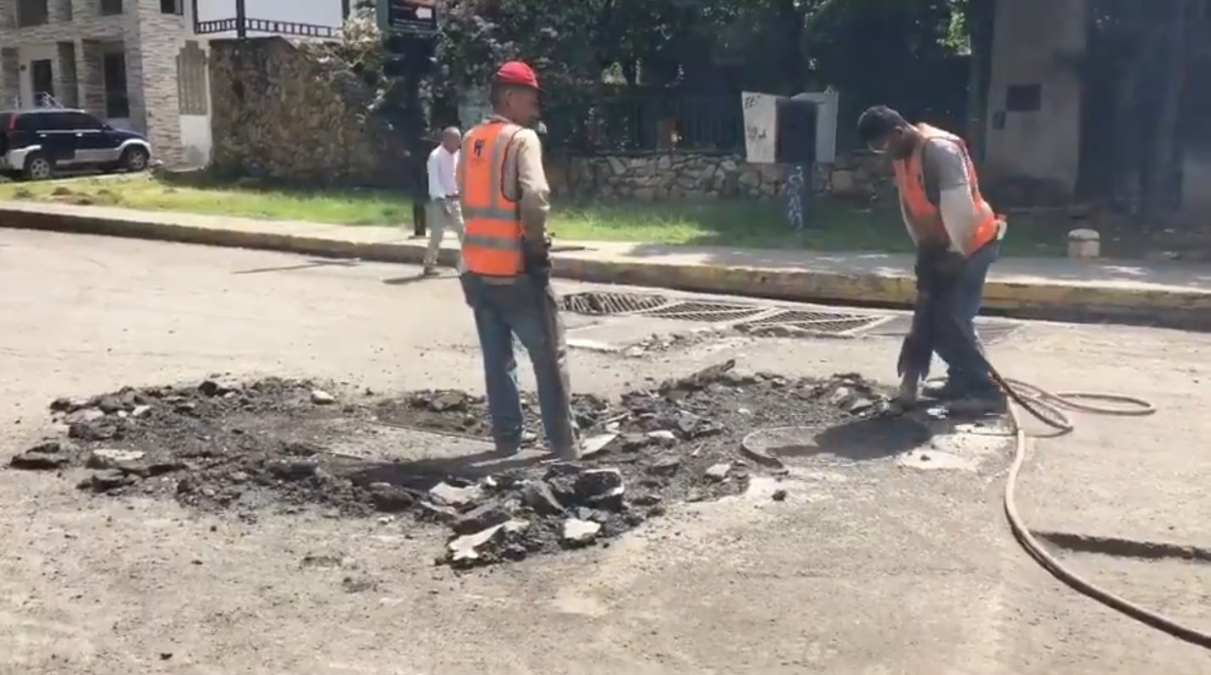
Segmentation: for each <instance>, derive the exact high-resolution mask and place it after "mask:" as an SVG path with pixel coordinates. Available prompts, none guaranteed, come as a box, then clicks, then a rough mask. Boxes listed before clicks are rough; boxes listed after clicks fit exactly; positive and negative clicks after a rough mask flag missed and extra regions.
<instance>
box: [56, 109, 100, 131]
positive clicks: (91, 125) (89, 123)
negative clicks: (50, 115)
mask: <svg viewBox="0 0 1211 675" xmlns="http://www.w3.org/2000/svg"><path fill="white" fill-rule="evenodd" d="M56 116H57V117H56V119H55V122H56V124H59V125H61V127H62V128H64V129H74V130H86V131H100V130H101V121H100V120H98V119H97V118H95V117H93V116H92V115H88V114H86V113H82V112H64V113H56Z"/></svg>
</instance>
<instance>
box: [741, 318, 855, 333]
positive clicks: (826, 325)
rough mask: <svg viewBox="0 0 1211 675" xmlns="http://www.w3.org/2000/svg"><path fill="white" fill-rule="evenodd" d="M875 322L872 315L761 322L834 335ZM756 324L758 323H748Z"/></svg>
mask: <svg viewBox="0 0 1211 675" xmlns="http://www.w3.org/2000/svg"><path fill="white" fill-rule="evenodd" d="M873 322H874V320H873V319H871V318H870V317H865V316H855V317H844V316H843V317H838V318H836V319H829V320H826V321H795V322H779V323H773V324H760V325H761V326H762V327H768V326H790V327H792V328H800V329H802V330H809V331H815V332H817V333H829V334H832V335H841V334H842V333H848V332H850V331H855V330H861V329H863V328H866V327H867V326H869V325H870V324H872V323H873ZM748 325H750V326H756V325H757V324H748Z"/></svg>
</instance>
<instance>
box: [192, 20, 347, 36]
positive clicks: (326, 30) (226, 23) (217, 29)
mask: <svg viewBox="0 0 1211 675" xmlns="http://www.w3.org/2000/svg"><path fill="white" fill-rule="evenodd" d="M240 24H241V20H240V19H239V18H233V19H213V20H210V21H199V22H198V23H197V26H196V27H195V28H194V32H195V33H197V34H198V35H215V34H217V33H237V34H239V33H249V32H252V33H270V34H273V35H291V36H295V37H313V38H322V39H326V40H329V39H332V38H335V37H336V36H337V34H338V33H339V32H340V28H337V27H336V26H321V25H319V24H314V23H299V22H297V21H275V20H270V19H243V31H241V30H240V28H241V25H240Z"/></svg>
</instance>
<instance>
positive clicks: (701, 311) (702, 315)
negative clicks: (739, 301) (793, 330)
mask: <svg viewBox="0 0 1211 675" xmlns="http://www.w3.org/2000/svg"><path fill="white" fill-rule="evenodd" d="M764 311H765V309H763V308H761V307H748V306H745V305H728V304H724V303H714V302H678V303H675V304H672V305H669V306H667V307H660V308H657V309H652V310H647V311H645V312H643V315H644V316H654V317H658V318H661V319H677V320H680V321H702V322H705V323H722V322H728V321H740V320H741V319H747V318H749V317H752V316H756V315H758V314H760V313H762V312H764Z"/></svg>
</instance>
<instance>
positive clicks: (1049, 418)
mask: <svg viewBox="0 0 1211 675" xmlns="http://www.w3.org/2000/svg"><path fill="white" fill-rule="evenodd" d="M981 353H983V350H982V349H981ZM984 360H985V362H988V370H989V372H990V373H992V377H993V379H995V380H996V381H997V383H998V384H1000V385H1001V387H1002V388H1003V389H1004V390H1005V392H1006V394H1007V395H1008V396H1009V397H1010V398H1011V399H1012V400H1013V402H1014V403H1016V404H1017V405H1018V406H1020V407H1021V408H1022V409H1023V410H1025V411H1026V412H1028V413H1030V415H1031V416H1032V417H1034V418H1036V419H1038V420H1039V421H1040V422H1042V423H1043V424H1046V425H1047V426H1049V427H1051V428H1052V429H1055V430H1056V431H1057V432H1059V433H1057V434H1056V435H1057V436H1062V435H1066V434H1068V433H1071V432H1072V430H1073V428H1074V425H1073V424H1072V421H1071V420H1070V419H1069V418H1068V416H1067V415H1066V414H1065V412H1064V411H1065V410H1069V411H1075V412H1084V413H1092V414H1095V415H1117V416H1129V417H1144V416H1147V415H1152V414H1154V413H1155V412H1156V408H1155V407H1154V406H1153V405H1152V404H1151V403H1149V402H1148V401H1145V400H1143V399H1140V398H1135V397H1132V396H1121V395H1116V394H1091V393H1086V392H1060V393H1052V392H1048V391H1046V390H1044V389H1042V388H1040V387H1036V386H1034V385H1032V384H1028V383H1026V382H1021V381H1019V380H1011V379H1008V378H1005V377H1002V376H1001V374H1000V373H999V372H997V369H996V367H994V366H993V365H992V363H991V362H989V361H988V358H987V356H986V355H985V357H984ZM1082 401H1101V402H1103V403H1110V404H1116V405H1114V406H1113V407H1112V406H1102V405H1092V404H1089V403H1082ZM1009 417H1010V419H1011V420H1012V421H1013V428H1014V441H1015V449H1014V456H1013V463H1012V464H1011V465H1010V467H1009V476H1008V477H1007V478H1006V480H1005V517H1006V518H1007V519H1008V520H1009V527H1010V529H1011V530H1012V531H1013V536H1014V537H1015V538H1016V539H1017V540H1018V543H1019V544H1021V546H1022V548H1024V549H1026V552H1027V553H1029V554H1030V556H1031V557H1032V558H1034V559H1035V561H1037V562H1038V563H1039V564H1040V565H1042V566H1043V568H1044V569H1046V570H1047V571H1048V572H1050V573H1051V574H1052V575H1053V576H1055V577H1056V578H1057V579H1059V580H1060V581H1062V582H1064V583H1065V584H1067V585H1068V586H1069V587H1071V588H1072V589H1073V590H1075V591H1077V592H1079V593H1082V594H1084V595H1086V596H1088V597H1090V598H1093V599H1094V600H1097V601H1098V602H1100V603H1102V604H1103V605H1106V606H1107V607H1110V608H1111V609H1114V610H1117V611H1119V612H1122V613H1123V614H1126V615H1127V616H1129V617H1131V618H1133V619H1135V620H1136V621H1139V622H1141V623H1143V624H1146V625H1148V626H1151V627H1152V628H1155V629H1157V630H1160V631H1163V632H1165V633H1168V634H1169V635H1172V636H1173V637H1176V638H1178V639H1180V640H1184V641H1186V642H1189V643H1191V644H1195V645H1198V646H1200V647H1203V648H1204V649H1211V634H1208V633H1206V632H1203V631H1200V630H1197V629H1194V628H1190V627H1188V626H1184V625H1182V624H1180V623H1178V622H1176V621H1174V620H1173V619H1170V618H1169V617H1167V616H1165V615H1163V614H1160V613H1157V612H1154V611H1152V610H1149V609H1147V608H1144V607H1141V606H1140V605H1137V604H1135V603H1133V602H1131V601H1130V600H1127V599H1126V598H1124V597H1122V596H1121V595H1118V594H1116V593H1112V592H1111V591H1108V590H1106V589H1104V588H1102V587H1100V586H1098V585H1096V584H1094V583H1093V582H1091V581H1088V580H1086V579H1084V578H1083V577H1081V576H1080V575H1078V574H1077V573H1075V572H1073V571H1071V570H1069V569H1068V568H1067V567H1065V566H1064V565H1063V563H1061V562H1060V561H1059V560H1058V559H1056V557H1055V556H1053V555H1051V554H1050V553H1048V552H1047V550H1046V549H1045V548H1043V545H1042V544H1041V543H1039V541H1038V539H1036V538H1035V537H1034V535H1033V534H1031V532H1030V529H1029V528H1028V527H1026V523H1025V522H1024V521H1023V520H1022V516H1021V515H1020V514H1019V513H1018V507H1017V500H1016V496H1015V495H1016V492H1017V484H1018V476H1019V475H1020V474H1021V472H1022V465H1023V464H1025V461H1026V430H1025V428H1024V427H1023V426H1022V419H1021V416H1020V415H1019V413H1018V411H1017V409H1016V408H1015V407H1014V406H1010V407H1009Z"/></svg>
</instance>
